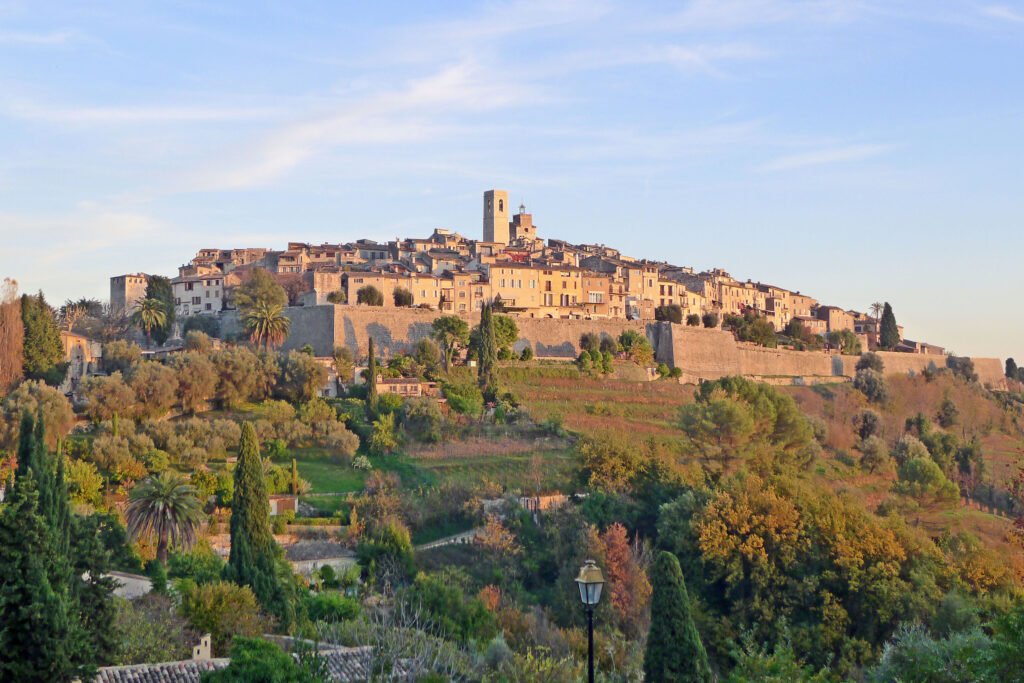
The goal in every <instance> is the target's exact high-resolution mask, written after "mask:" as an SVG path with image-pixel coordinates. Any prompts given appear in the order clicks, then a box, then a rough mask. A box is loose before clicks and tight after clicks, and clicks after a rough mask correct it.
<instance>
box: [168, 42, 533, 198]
mask: <svg viewBox="0 0 1024 683" xmlns="http://www.w3.org/2000/svg"><path fill="white" fill-rule="evenodd" d="M493 76H494V75H493V73H492V72H491V71H490V70H489V69H485V68H482V67H481V66H480V65H478V64H475V63H473V62H469V61H466V62H461V63H458V64H454V65H450V66H446V67H443V68H441V69H440V70H439V71H437V72H436V73H434V74H431V75H429V76H426V77H423V78H419V79H413V80H411V81H409V82H407V83H406V85H405V86H404V87H401V88H398V89H395V90H392V91H383V92H377V93H370V94H368V95H366V96H365V97H363V98H362V99H357V100H347V101H345V102H342V103H338V104H337V105H336V106H335V107H334V111H332V112H331V113H328V114H326V115H321V116H319V117H314V118H311V119H309V120H307V121H303V122H298V123H292V124H289V125H287V126H284V127H282V128H280V129H278V130H277V131H275V132H273V133H271V134H269V135H268V136H266V137H265V138H264V139H263V141H262V142H261V143H257V144H256V145H252V146H250V147H249V148H247V149H246V150H244V151H243V152H242V153H241V154H239V155H236V156H235V158H233V159H229V160H228V161H227V162H226V163H225V162H222V163H220V164H204V169H203V170H201V171H198V172H195V173H192V174H190V178H189V179H188V180H187V183H186V184H187V185H189V186H191V188H192V189H199V190H215V189H242V188H248V187H255V186H260V185H264V184H266V183H268V182H270V181H272V180H275V179H277V178H279V177H280V176H282V175H283V174H285V173H287V172H289V171H291V170H292V169H294V168H295V167H297V166H299V165H300V164H302V163H304V162H306V161H308V160H309V159H311V158H312V157H313V156H314V155H317V154H321V153H326V152H329V151H331V150H332V149H334V148H336V147H339V146H365V145H397V144H402V143H414V142H418V141H424V140H434V141H436V140H438V139H441V138H443V137H452V136H456V135H459V134H463V135H464V134H465V133H466V131H467V127H466V125H464V122H462V117H464V116H465V115H468V114H474V113H480V112H492V111H495V110H500V109H506V108H511V107H524V106H527V105H528V104H529V105H536V104H537V103H540V102H543V101H544V100H545V99H546V97H547V96H546V95H545V93H543V91H542V90H541V89H539V88H536V87H534V86H531V85H529V84H527V83H524V82H517V81H515V80H514V79H509V78H506V79H495V78H494V77H493ZM506 76H508V74H506Z"/></svg>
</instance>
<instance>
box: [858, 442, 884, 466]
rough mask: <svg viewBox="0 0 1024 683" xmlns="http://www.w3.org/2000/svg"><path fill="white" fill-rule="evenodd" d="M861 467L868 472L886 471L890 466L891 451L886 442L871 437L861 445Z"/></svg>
mask: <svg viewBox="0 0 1024 683" xmlns="http://www.w3.org/2000/svg"><path fill="white" fill-rule="evenodd" d="M858 448H860V452H861V456H860V466H861V467H863V468H864V469H866V470H867V471H868V472H877V471H879V470H885V469H886V467H887V466H888V465H889V449H888V448H887V447H886V445H885V442H884V441H882V440H881V439H880V438H878V437H877V436H869V437H868V438H866V439H864V440H862V441H861V442H860V445H859V446H858Z"/></svg>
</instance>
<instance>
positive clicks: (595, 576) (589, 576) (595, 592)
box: [576, 560, 604, 683]
mask: <svg viewBox="0 0 1024 683" xmlns="http://www.w3.org/2000/svg"><path fill="white" fill-rule="evenodd" d="M576 585H577V586H578V587H579V589H580V600H582V601H583V607H584V609H586V610H587V681H589V683H594V608H595V607H597V603H598V602H600V600H601V589H602V588H604V574H602V573H601V568H600V567H598V566H597V565H596V564H595V563H594V561H593V560H587V561H586V562H584V563H583V566H582V567H580V575H579V576H577V577H576Z"/></svg>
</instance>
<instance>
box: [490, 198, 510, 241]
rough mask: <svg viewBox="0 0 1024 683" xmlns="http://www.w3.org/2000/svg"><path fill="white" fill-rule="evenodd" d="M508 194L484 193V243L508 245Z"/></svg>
mask: <svg viewBox="0 0 1024 683" xmlns="http://www.w3.org/2000/svg"><path fill="white" fill-rule="evenodd" d="M509 213H510V210H509V206H508V192H506V191H505V190H487V191H486V192H484V242H500V243H501V244H508V237H509V235H508V233H509V220H508V216H509Z"/></svg>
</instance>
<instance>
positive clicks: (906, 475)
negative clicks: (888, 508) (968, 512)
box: [894, 457, 960, 501]
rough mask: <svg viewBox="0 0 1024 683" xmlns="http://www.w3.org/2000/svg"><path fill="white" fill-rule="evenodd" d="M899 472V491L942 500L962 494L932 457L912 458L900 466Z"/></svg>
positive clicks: (953, 498)
mask: <svg viewBox="0 0 1024 683" xmlns="http://www.w3.org/2000/svg"><path fill="white" fill-rule="evenodd" d="M897 474H898V476H899V481H898V482H896V485H895V486H894V490H895V491H896V492H897V493H903V494H906V495H908V496H912V497H914V498H926V497H929V498H934V499H935V500H940V501H954V500H956V499H957V498H958V497H959V495H960V492H959V490H958V489H957V487H956V484H954V483H953V482H951V481H949V480H948V479H946V475H944V474H943V473H942V470H941V469H940V468H939V466H938V465H936V464H935V461H934V460H932V459H931V458H928V457H914V458H910V459H909V460H907V461H906V462H904V463H903V464H902V465H900V466H899V469H898V470H897Z"/></svg>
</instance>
